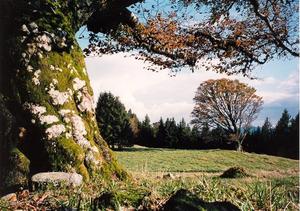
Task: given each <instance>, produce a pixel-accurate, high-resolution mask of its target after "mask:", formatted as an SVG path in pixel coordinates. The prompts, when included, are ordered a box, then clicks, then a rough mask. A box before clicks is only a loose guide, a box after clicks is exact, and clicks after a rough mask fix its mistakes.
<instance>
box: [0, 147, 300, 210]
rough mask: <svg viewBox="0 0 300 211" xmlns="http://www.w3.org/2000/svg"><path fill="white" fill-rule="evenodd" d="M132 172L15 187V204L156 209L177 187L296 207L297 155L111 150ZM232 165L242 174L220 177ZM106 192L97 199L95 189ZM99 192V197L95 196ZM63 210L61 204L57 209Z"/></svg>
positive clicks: (206, 195) (247, 203)
mask: <svg viewBox="0 0 300 211" xmlns="http://www.w3.org/2000/svg"><path fill="white" fill-rule="evenodd" d="M116 154H117V158H118V160H119V162H120V163H122V164H123V165H124V166H125V168H127V170H128V171H129V172H131V174H132V176H133V180H130V181H127V182H120V183H119V182H111V183H108V182H107V181H103V182H102V184H101V185H99V181H97V182H93V181H91V183H89V184H86V185H83V186H80V187H77V188H69V187H60V188H57V187H53V186H52V187H48V189H47V190H42V191H41V190H40V191H37V192H31V193H29V192H26V190H25V191H24V190H23V191H20V192H19V194H18V201H17V202H16V203H14V204H13V205H9V204H8V203H5V202H2V203H1V206H0V209H1V210H5V209H7V210H10V209H12V208H13V209H17V208H23V209H24V208H27V209H33V208H39V209H42V208H47V209H49V208H52V209H57V208H62V207H63V208H64V209H65V208H70V207H72V208H78V209H79V210H93V209H95V206H96V205H97V201H98V205H99V204H102V203H103V204H105V203H106V205H105V206H108V207H110V208H111V209H112V210H118V209H121V208H122V209H125V210H126V209H127V210H128V209H131V210H159V209H160V208H161V207H162V206H163V205H164V203H165V202H166V201H167V200H168V198H169V197H170V196H171V195H172V194H174V193H175V191H177V190H180V189H187V190H190V191H191V192H192V193H194V194H196V195H197V196H198V197H200V198H201V199H203V200H205V201H209V202H213V201H229V202H231V203H233V204H235V205H236V206H238V207H239V208H240V209H241V210H245V211H246V210H280V209H282V210H298V209H299V197H298V196H299V183H298V179H299V177H298V164H299V162H298V161H295V160H290V159H285V158H279V157H273V156H267V155H256V154H250V153H238V152H235V151H226V150H162V149H153V148H142V147H134V148H128V149H126V151H122V152H116ZM233 166H239V167H240V168H241V169H244V171H245V172H246V174H245V175H244V176H243V177H238V178H233V179H228V178H221V177H220V176H221V175H222V173H223V172H224V171H225V170H227V169H229V168H230V167H233ZM105 194H106V197H107V198H106V199H105V200H103V198H101V195H102V196H103V195H105ZM99 196H100V197H99ZM107 199H109V200H107ZM62 210H63V209H62Z"/></svg>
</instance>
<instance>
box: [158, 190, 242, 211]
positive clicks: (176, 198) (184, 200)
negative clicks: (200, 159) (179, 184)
mask: <svg viewBox="0 0 300 211" xmlns="http://www.w3.org/2000/svg"><path fill="white" fill-rule="evenodd" d="M162 210H164V211H184V210H186V211H200V210H201V211H202V210H218V211H239V210H240V209H239V208H238V207H237V206H235V205H233V204H231V203H230V202H205V201H203V200H202V199H200V198H198V197H197V196H196V195H194V194H193V193H191V192H190V191H188V190H184V189H181V190H178V191H177V192H176V193H175V194H174V195H172V196H171V198H170V199H169V200H168V201H167V202H166V203H165V204H164V205H163V208H162Z"/></svg>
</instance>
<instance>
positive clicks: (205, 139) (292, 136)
mask: <svg viewBox="0 0 300 211" xmlns="http://www.w3.org/2000/svg"><path fill="white" fill-rule="evenodd" d="M96 115H97V121H98V125H99V127H100V130H101V132H102V134H103V136H104V138H105V140H106V141H107V143H108V144H109V146H110V147H111V148H112V149H115V148H118V149H122V148H123V147H130V146H133V145H134V144H138V145H141V146H146V147H157V148H174V149H217V148H219V149H229V150H230V149H232V150H234V149H236V147H237V144H238V143H237V142H235V141H232V140H230V139H229V138H228V136H227V134H226V132H225V131H224V130H223V129H222V128H221V127H215V128H211V127H209V125H208V124H203V125H202V126H201V127H199V126H198V125H197V124H194V125H192V126H191V125H189V124H188V123H187V122H186V121H185V120H184V119H181V120H180V121H179V122H176V121H175V119H174V118H167V119H165V120H164V119H163V118H160V120H159V121H158V122H155V123H153V124H152V123H151V121H150V118H149V116H148V115H146V116H145V118H144V119H143V120H142V121H140V120H139V119H138V117H137V115H136V114H134V113H133V112H132V110H131V109H129V110H128V111H126V108H125V106H124V105H123V104H122V103H121V102H120V100H119V98H118V97H115V96H113V94H111V93H101V94H100V96H99V100H98V103H97V108H96ZM298 137H299V114H298V115H297V116H295V117H294V118H291V116H290V115H289V113H288V111H287V110H286V109H285V110H284V111H283V113H282V116H281V118H280V119H279V121H278V122H277V124H276V126H275V127H273V126H272V125H271V123H270V120H269V118H266V120H265V122H264V124H263V125H262V126H261V127H256V128H251V129H250V132H249V134H248V135H247V136H246V138H245V141H244V142H243V149H244V150H245V151H248V152H255V153H264V154H271V155H277V156H284V157H290V158H298V154H299V143H298Z"/></svg>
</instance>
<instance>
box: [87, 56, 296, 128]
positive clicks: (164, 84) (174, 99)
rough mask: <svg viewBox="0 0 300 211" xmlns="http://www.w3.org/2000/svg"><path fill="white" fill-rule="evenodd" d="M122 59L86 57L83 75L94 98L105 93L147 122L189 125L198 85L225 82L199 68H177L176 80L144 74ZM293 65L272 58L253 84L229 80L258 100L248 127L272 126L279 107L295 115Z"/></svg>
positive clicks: (141, 67) (130, 60)
mask: <svg viewBox="0 0 300 211" xmlns="http://www.w3.org/2000/svg"><path fill="white" fill-rule="evenodd" d="M124 56H126V54H116V55H107V56H102V57H91V58H86V64H87V71H88V74H89V76H90V80H91V84H92V87H93V89H94V94H95V96H94V97H95V100H97V97H98V96H99V93H100V92H104V91H110V92H112V93H113V94H114V95H116V96H119V97H120V100H121V102H122V103H123V104H125V106H126V108H127V109H129V108H131V109H132V110H133V112H135V113H136V114H137V116H138V117H139V119H140V120H142V119H143V118H144V116H145V115H146V114H148V115H149V117H150V120H151V122H156V121H158V120H159V118H160V117H163V118H164V119H165V118H167V117H174V118H175V119H176V120H177V121H179V120H180V119H181V118H184V119H185V120H186V121H188V122H189V121H190V120H191V116H190V113H191V111H192V109H193V105H194V103H193V100H192V99H193V97H194V93H195V91H196V89H197V87H198V86H199V85H200V83H201V82H203V81H205V80H208V79H216V78H223V77H227V78H228V76H226V75H222V74H217V73H214V72H207V71H204V70H197V71H196V72H195V73H191V72H190V71H188V70H182V71H181V72H180V73H178V74H177V76H176V77H170V76H169V74H168V73H169V72H168V71H161V72H158V73H154V72H151V71H148V70H146V69H145V67H146V65H147V64H145V63H143V62H142V61H138V60H135V59H134V58H133V57H130V56H126V57H124ZM298 66H299V65H298V59H291V60H281V61H280V60H276V61H273V62H271V63H268V64H266V65H263V66H260V67H258V68H257V69H256V70H255V71H254V72H253V74H254V75H255V76H257V77H258V78H259V79H257V80H250V79H248V78H244V77H242V76H230V77H229V78H231V79H239V80H240V81H242V82H245V83H247V84H249V85H251V86H253V87H255V88H256V89H257V94H258V95H260V96H262V97H263V99H264V105H263V110H262V111H261V112H260V114H259V116H258V118H257V120H256V121H255V122H254V123H253V125H254V126H257V125H261V124H263V122H264V120H265V118H266V117H269V118H270V119H271V122H272V123H273V125H275V123H276V122H277V120H278V119H279V118H280V116H281V113H282V111H283V109H284V108H287V109H288V111H289V112H290V114H291V115H292V116H295V115H296V114H297V113H298V110H299V73H298V69H299V67H298Z"/></svg>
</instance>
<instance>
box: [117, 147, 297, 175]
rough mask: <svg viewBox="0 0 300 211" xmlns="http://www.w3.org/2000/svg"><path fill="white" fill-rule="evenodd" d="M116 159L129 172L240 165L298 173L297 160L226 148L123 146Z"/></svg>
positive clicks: (214, 169) (253, 170)
mask: <svg viewBox="0 0 300 211" xmlns="http://www.w3.org/2000/svg"><path fill="white" fill-rule="evenodd" d="M116 155H117V159H118V161H119V162H120V163H121V164H122V165H123V166H125V168H127V169H128V170H129V171H131V172H141V171H143V172H202V173H213V172H217V173H218V172H223V171H225V170H226V169H228V168H230V167H233V166H240V167H243V168H244V169H246V170H247V171H248V172H250V173H253V174H256V173H258V172H262V171H267V172H270V171H272V172H279V173H280V172H282V173H285V172H287V171H292V172H298V166H299V162H298V161H296V160H291V159H286V158H280V157H275V156H268V155H259V154H254V153H246V152H243V153H240V152H236V151H229V150H175V149H159V148H158V149H154V148H127V149H125V150H124V151H120V152H116Z"/></svg>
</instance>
